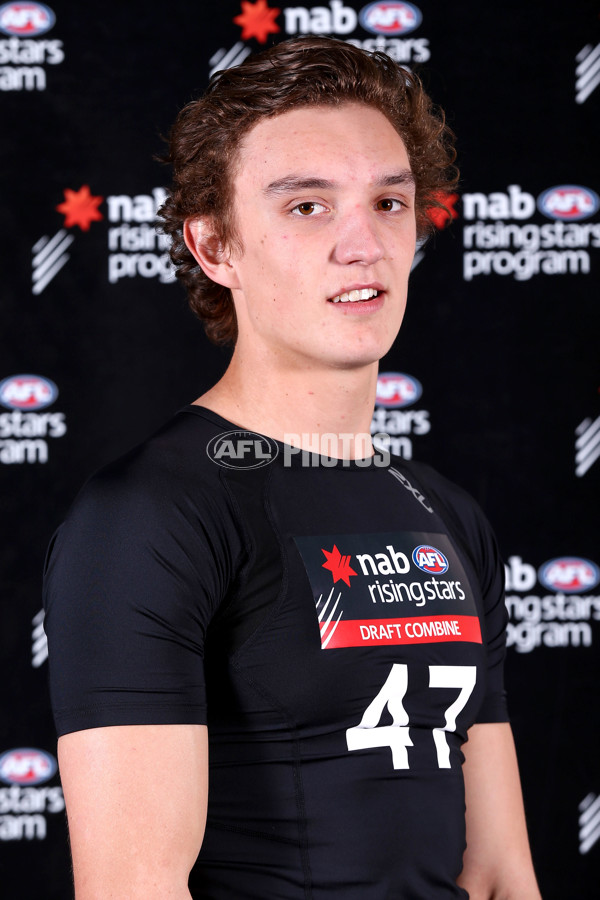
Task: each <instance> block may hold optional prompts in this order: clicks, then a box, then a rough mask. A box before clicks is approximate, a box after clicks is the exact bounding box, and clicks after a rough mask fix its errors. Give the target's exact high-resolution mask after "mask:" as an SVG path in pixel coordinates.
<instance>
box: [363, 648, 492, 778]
mask: <svg viewBox="0 0 600 900" xmlns="http://www.w3.org/2000/svg"><path fill="white" fill-rule="evenodd" d="M476 677H477V676H476V667H475V666H429V687H430V688H458V689H459V691H460V692H459V695H458V697H457V698H456V700H454V702H453V703H451V704H450V706H449V707H448V708H447V710H446V713H445V722H444V725H443V726H442V727H441V728H433V729H432V734H433V741H434V743H435V749H436V751H437V761H438V766H439V768H440V769H449V768H450V747H449V745H448V740H447V738H446V734H445V732H446V731H456V717H457V716H458V714H459V713H460V712H461V711H462V710H463V709H464V708H465V706H466V705H467V701H468V699H469V697H470V696H471V694H472V693H473V688H474V687H475V681H476ZM407 690H408V666H407V665H404V664H400V663H394V665H393V666H392V670H391V672H390V674H389V675H388V677H387V679H386V681H385V684H384V685H383V687H382V688H381V690H380V691H379V693H378V694H377V696H376V697H375V698H374V699H373V700H372V701H371V703H369V705H368V706H367V708H366V709H365V711H364V714H363V717H362V719H361V720H360V722H359V724H358V725H354V726H353V727H352V728H348V729H347V731H346V741H347V743H348V750H365V749H368V748H371V747H389V748H390V749H391V751H392V763H393V765H394V768H395V769H408V768H409V764H408V750H407V747H412V746H413V742H412V741H411V739H410V734H409V731H410V728H409V724H408V713H407V712H406V710H405V709H404V704H403V702H402V701H403V700H404V697H405V696H406V691H407ZM386 705H387V708H388V710H389V712H390V715H391V717H392V722H393V724H392V725H379V722H380V720H381V715H382V713H383V710H384V708H385V706H386Z"/></svg>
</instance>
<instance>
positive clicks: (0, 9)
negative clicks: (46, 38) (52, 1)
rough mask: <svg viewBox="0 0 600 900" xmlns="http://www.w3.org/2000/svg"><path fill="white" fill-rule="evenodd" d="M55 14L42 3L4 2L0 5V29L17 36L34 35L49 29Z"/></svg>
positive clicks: (54, 19) (53, 21) (4, 32)
mask: <svg viewBox="0 0 600 900" xmlns="http://www.w3.org/2000/svg"><path fill="white" fill-rule="evenodd" d="M55 22H56V16H55V15H54V13H53V12H52V10H51V9H50V7H49V6H45V4H43V3H4V4H3V5H2V6H0V31H1V32H2V33H3V34H11V35H16V36H17V37H27V38H29V37H36V35H38V34H45V33H46V32H47V31H50V29H51V28H52V26H53V25H54V23H55Z"/></svg>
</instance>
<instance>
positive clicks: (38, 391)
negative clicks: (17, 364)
mask: <svg viewBox="0 0 600 900" xmlns="http://www.w3.org/2000/svg"><path fill="white" fill-rule="evenodd" d="M57 397H58V388H57V387H56V385H55V384H54V382H53V381H50V379H49V378H42V377H41V375H13V376H11V377H10V378H5V379H4V381H0V404H1V405H2V406H5V407H6V408H7V409H23V410H25V411H26V412H29V411H31V410H34V409H44V407H46V406H50V404H51V403H54V401H55V400H56V398H57Z"/></svg>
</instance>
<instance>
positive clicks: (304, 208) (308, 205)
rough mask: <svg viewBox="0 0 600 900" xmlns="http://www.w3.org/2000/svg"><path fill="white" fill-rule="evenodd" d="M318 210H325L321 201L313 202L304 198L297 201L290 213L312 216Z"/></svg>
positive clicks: (318, 211)
mask: <svg viewBox="0 0 600 900" xmlns="http://www.w3.org/2000/svg"><path fill="white" fill-rule="evenodd" d="M320 212H325V207H324V206H323V204H322V203H314V202H313V201H312V200H305V201H304V203H299V204H298V206H294V208H293V209H292V214H293V215H295V216H312V215H314V214H315V213H320Z"/></svg>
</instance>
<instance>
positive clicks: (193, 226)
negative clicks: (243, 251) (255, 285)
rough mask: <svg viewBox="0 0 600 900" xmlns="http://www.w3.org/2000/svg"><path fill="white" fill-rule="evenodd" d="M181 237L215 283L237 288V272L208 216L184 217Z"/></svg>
mask: <svg viewBox="0 0 600 900" xmlns="http://www.w3.org/2000/svg"><path fill="white" fill-rule="evenodd" d="M183 239H184V240H185V243H186V246H187V248H188V250H189V251H190V253H191V254H192V255H193V256H194V258H195V259H196V260H197V261H198V264H199V266H200V268H201V269H202V271H203V272H204V273H205V274H206V275H208V277H209V278H210V279H211V280H212V281H215V282H216V283H217V284H222V285H223V287H227V288H239V286H240V285H239V281H238V278H237V273H236V271H235V269H234V267H233V266H232V265H231V262H230V254H229V251H228V250H227V249H226V248H224V247H223V245H222V244H221V242H220V241H219V239H218V238H217V236H216V235H215V232H214V228H213V224H212V221H211V219H210V217H209V216H199V217H198V218H195V219H186V220H185V222H184V224H183Z"/></svg>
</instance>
